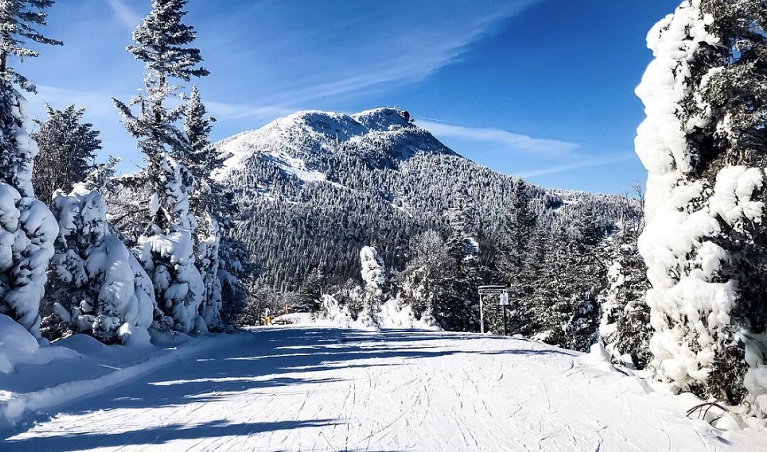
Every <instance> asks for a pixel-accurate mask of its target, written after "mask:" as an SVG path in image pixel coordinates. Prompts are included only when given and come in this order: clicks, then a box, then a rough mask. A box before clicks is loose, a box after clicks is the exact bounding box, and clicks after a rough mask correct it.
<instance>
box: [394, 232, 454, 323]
mask: <svg viewBox="0 0 767 452" xmlns="http://www.w3.org/2000/svg"><path fill="white" fill-rule="evenodd" d="M410 249H411V252H412V253H413V258H412V259H411V260H410V262H409V263H408V266H407V267H406V268H405V270H404V271H403V272H402V274H401V275H400V286H401V289H402V291H403V295H404V297H405V299H406V300H408V301H409V302H410V305H411V306H412V308H413V313H414V315H415V316H416V319H418V320H421V321H422V322H424V323H426V324H433V323H435V318H434V307H435V305H436V304H437V300H439V299H441V298H442V297H443V295H444V293H445V292H446V291H447V288H448V287H449V285H450V283H451V281H449V280H448V278H449V276H448V275H447V274H446V273H445V269H446V268H449V267H450V258H449V256H448V254H447V249H446V247H445V240H444V239H443V238H442V237H441V236H440V235H439V233H438V232H436V231H434V230H428V231H426V232H424V233H423V234H420V235H418V236H416V237H415V238H413V239H412V240H411V246H410Z"/></svg>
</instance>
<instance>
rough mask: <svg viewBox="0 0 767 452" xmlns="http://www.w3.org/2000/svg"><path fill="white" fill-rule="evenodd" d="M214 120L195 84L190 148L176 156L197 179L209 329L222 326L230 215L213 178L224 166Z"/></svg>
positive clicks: (188, 115) (188, 119) (187, 116)
mask: <svg viewBox="0 0 767 452" xmlns="http://www.w3.org/2000/svg"><path fill="white" fill-rule="evenodd" d="M213 121H214V119H213V118H211V117H209V116H208V115H207V109H206V108H205V104H203V103H202V100H201V99H200V91H199V90H198V89H197V87H196V86H193V87H192V93H191V95H190V97H189V101H188V102H187V104H186V108H185V110H184V134H185V137H186V142H187V148H186V149H183V151H184V152H179V151H181V150H180V149H179V150H176V151H175V152H174V153H173V154H174V155H175V158H176V159H177V160H178V161H180V162H182V163H183V164H184V165H185V166H186V168H187V169H188V170H189V172H190V173H191V174H192V176H194V179H195V181H196V184H195V189H194V191H193V192H192V194H191V196H190V208H191V211H192V213H193V214H194V215H195V217H197V218H198V227H197V232H196V234H195V255H196V262H197V269H198V270H199V271H200V274H201V275H202V277H203V282H204V287H205V294H204V296H203V299H204V300H205V301H204V302H203V305H202V306H201V314H202V317H203V319H204V320H205V323H206V325H207V326H208V328H209V329H212V328H220V327H221V312H220V311H221V305H222V299H221V281H220V280H219V277H218V269H219V266H220V263H219V247H220V244H221V240H222V238H223V236H222V233H223V230H222V225H225V224H229V222H228V221H224V222H222V221H220V220H221V219H222V218H224V217H226V216H229V215H231V206H226V205H223V204H222V199H221V197H220V192H221V188H220V186H218V184H216V182H215V181H214V180H213V179H212V178H211V174H212V173H213V170H215V169H217V168H218V167H220V166H221V162H222V161H223V159H222V158H221V157H220V156H219V155H218V152H217V151H216V148H215V147H214V146H213V145H212V144H211V142H210V140H209V134H210V131H211V129H212V125H211V124H212V123H213Z"/></svg>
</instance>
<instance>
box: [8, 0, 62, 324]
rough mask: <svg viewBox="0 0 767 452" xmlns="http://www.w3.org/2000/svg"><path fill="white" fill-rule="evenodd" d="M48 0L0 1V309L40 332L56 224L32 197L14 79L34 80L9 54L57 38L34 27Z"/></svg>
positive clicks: (26, 52)
mask: <svg viewBox="0 0 767 452" xmlns="http://www.w3.org/2000/svg"><path fill="white" fill-rule="evenodd" d="M52 5H53V1H52V0H28V1H23V0H10V1H4V2H0V28H2V33H0V314H5V315H7V316H9V317H11V318H12V319H14V320H16V321H17V322H19V323H20V324H21V325H22V326H24V328H26V329H27V330H28V331H29V332H30V333H32V334H33V335H34V336H39V334H40V333H39V325H40V315H39V308H40V300H41V298H42V297H43V293H44V287H45V282H46V270H47V267H48V263H49V261H50V259H51V257H52V256H53V241H54V240H55V238H56V234H57V233H58V229H57V226H56V221H55V219H54V217H53V215H52V214H51V212H50V210H48V208H47V207H46V206H45V204H43V203H42V202H40V201H39V200H38V199H36V198H35V194H34V189H33V187H32V171H33V162H34V158H35V155H36V154H37V151H38V149H37V144H36V143H35V142H34V140H32V139H31V138H30V137H29V135H28V134H27V130H29V129H30V126H31V125H32V124H31V121H30V120H29V117H28V116H27V102H26V100H25V99H24V97H23V96H22V95H21V93H20V92H18V91H17V90H16V88H15V87H14V84H17V85H19V86H20V87H21V88H22V89H25V90H27V91H34V89H35V88H34V86H33V85H31V84H30V83H29V82H28V81H27V79H26V78H25V77H24V76H23V75H21V74H19V73H18V72H16V70H15V69H14V68H13V67H12V66H11V65H10V61H9V58H10V57H12V56H15V57H17V58H19V59H23V58H27V57H36V56H38V52H36V51H34V50H32V49H30V48H28V47H25V46H24V42H23V41H24V40H31V41H34V42H37V43H41V44H53V45H57V44H61V43H60V42H59V41H56V40H54V39H50V38H46V37H45V36H43V35H42V34H40V33H39V32H38V31H37V30H35V26H38V25H39V26H42V25H45V19H46V13H45V12H44V10H45V8H48V7H50V6H52Z"/></svg>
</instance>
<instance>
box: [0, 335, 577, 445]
mask: <svg viewBox="0 0 767 452" xmlns="http://www.w3.org/2000/svg"><path fill="white" fill-rule="evenodd" d="M239 334H244V335H250V338H252V340H250V339H247V340H248V341H249V345H251V346H249V347H246V346H242V344H238V345H237V346H234V347H231V348H221V349H217V350H216V351H215V353H218V354H217V355H212V354H211V352H200V354H199V356H197V357H195V356H191V357H187V358H184V359H182V360H179V361H176V362H174V363H173V364H172V365H171V366H170V367H167V368H163V369H160V370H158V371H156V372H154V373H153V374H150V375H148V376H144V377H141V378H139V379H137V380H133V381H130V382H128V383H126V384H125V385H123V386H118V387H112V388H109V389H107V390H106V391H102V392H101V393H96V394H93V395H91V396H89V397H88V398H83V399H80V400H77V401H74V402H71V403H69V404H67V405H66V406H65V411H66V412H67V413H72V414H85V413H90V412H93V411H95V410H104V411H109V410H112V409H119V408H131V409H147V408H159V407H169V406H172V407H178V406H182V405H185V404H189V403H204V402H208V401H217V400H219V399H221V398H224V397H225V396H226V394H227V393H231V392H245V391H247V392H248V393H249V394H252V396H253V397H260V396H268V397H269V396H273V394H274V393H273V392H270V388H276V387H286V386H296V387H298V386H302V385H316V384H321V383H328V382H338V381H341V380H339V379H337V378H326V377H323V374H322V372H325V371H334V370H338V369H339V368H343V369H349V368H366V367H391V368H394V367H396V366H402V365H406V364H407V362H408V360H412V359H422V358H438V357H443V356H448V355H455V354H462V353H483V354H504V353H509V354H519V355H541V354H552V353H554V354H567V355H571V356H576V355H574V354H570V353H567V352H564V351H562V350H559V349H556V348H554V347H551V348H548V347H547V348H545V349H542V348H537V347H536V349H530V348H528V347H514V348H512V347H513V346H515V345H522V344H524V342H523V341H513V340H509V346H510V347H509V349H508V350H500V351H488V352H477V351H476V350H461V349H460V347H459V348H458V349H449V348H447V347H444V346H441V345H440V344H438V343H435V341H438V340H445V339H447V340H451V341H455V340H456V339H465V340H481V341H486V340H496V339H508V338H503V337H499V336H488V335H477V334H467V333H443V332H431V331H417V330H416V331H414V330H383V331H381V332H373V333H368V332H363V331H355V330H341V329H332V328H273V329H263V330H255V331H251V332H244V333H239ZM453 344H454V342H453ZM387 359H388V360H390V361H389V362H381V360H387ZM360 360H364V361H360ZM350 384H351V382H350ZM302 390H303V389H302ZM51 414H55V413H39V415H38V418H37V419H38V420H43V419H45V418H50V416H51ZM332 422H336V423H342V422H343V421H341V420H327V419H319V420H305V421H276V422H256V423H249V424H228V423H226V422H224V421H212V422H209V423H207V424H203V425H201V426H195V427H191V428H187V427H185V426H182V425H169V426H167V427H159V426H158V427H152V428H151V429H148V430H141V431H136V432H128V433H116V434H108V435H101V434H99V435H95V434H74V435H69V436H57V437H51V438H47V437H43V438H29V439H20V440H12V441H11V440H6V441H4V442H3V443H2V444H0V450H6V449H7V448H10V447H13V448H15V449H7V450H46V451H56V450H70V449H78V448H79V449H84V448H91V447H108V446H115V445H122V444H157V442H158V441H170V440H172V439H176V438H204V437H211V436H231V435H235V436H236V435H245V436H247V435H251V434H253V433H254V432H262V431H267V430H279V429H288V428H303V427H316V426H321V425H335V424H332ZM27 428H29V424H27V425H26V428H24V427H22V428H19V429H18V430H17V431H16V432H5V433H6V434H7V435H6V438H8V437H10V436H14V435H15V434H18V433H19V432H20V431H24V430H26V429H27Z"/></svg>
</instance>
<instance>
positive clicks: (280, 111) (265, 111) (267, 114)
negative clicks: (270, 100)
mask: <svg viewBox="0 0 767 452" xmlns="http://www.w3.org/2000/svg"><path fill="white" fill-rule="evenodd" d="M205 105H206V106H207V108H208V110H209V111H210V113H211V115H213V116H214V117H215V118H216V119H218V120H222V119H256V120H271V119H274V118H276V117H279V116H284V115H287V114H289V113H293V112H294V111H295V108H285V107H280V106H274V105H266V106H254V105H248V104H235V103H226V102H216V101H206V102H205Z"/></svg>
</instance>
